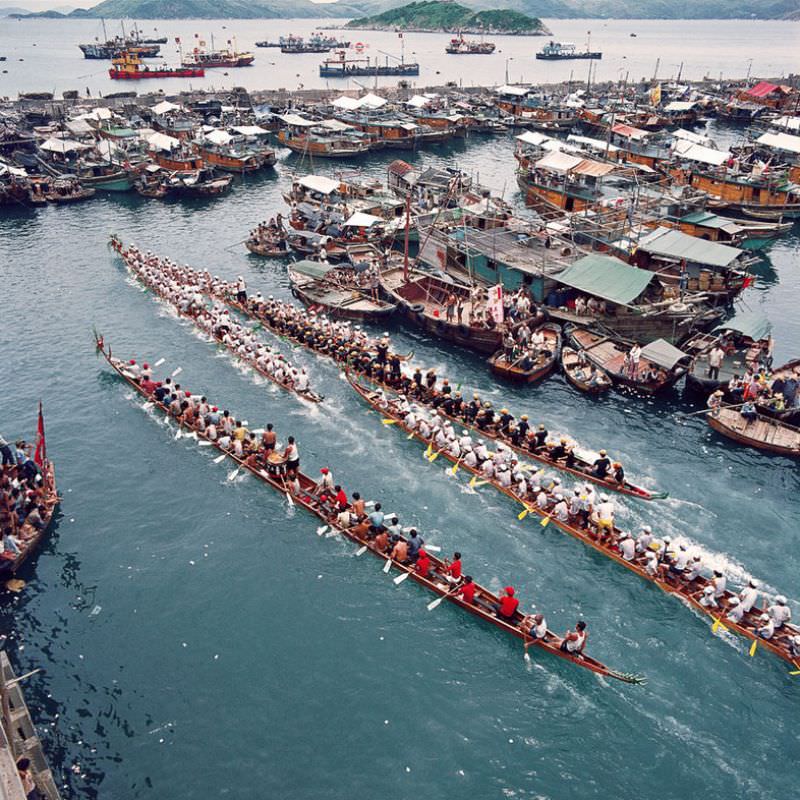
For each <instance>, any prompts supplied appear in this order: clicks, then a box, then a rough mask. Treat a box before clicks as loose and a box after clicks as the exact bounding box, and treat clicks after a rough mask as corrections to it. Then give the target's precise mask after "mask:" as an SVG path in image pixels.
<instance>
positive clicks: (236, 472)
mask: <svg viewBox="0 0 800 800" xmlns="http://www.w3.org/2000/svg"><path fill="white" fill-rule="evenodd" d="M241 468H242V467H241V465H240V466H238V467H236V469H235V470H233V471H232V472H230V473H228V482H231V481H235V480H236V478H238V477H239V470H240V469H241Z"/></svg>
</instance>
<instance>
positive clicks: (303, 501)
mask: <svg viewBox="0 0 800 800" xmlns="http://www.w3.org/2000/svg"><path fill="white" fill-rule="evenodd" d="M97 346H98V349H99V350H100V352H101V353H102V354H103V356H104V358H105V359H106V361H107V362H108V364H109V365H110V366H111V368H112V369H113V370H114V371H115V372H116V373H117V375H119V377H121V378H122V379H123V380H124V381H125V382H126V383H127V384H128V385H129V386H130V387H131V388H133V389H134V390H135V391H136V392H137V393H138V394H139V395H141V396H142V397H144V398H145V399H146V400H148V402H151V403H153V406H154V407H155V408H157V409H158V410H159V411H160V412H162V413H163V414H165V415H166V416H168V417H171V418H172V419H173V420H174V421H175V422H176V423H177V424H178V425H179V426H180V428H181V430H183V431H187V432H188V435H196V436H197V438H198V441H200V440H203V441H209V440H208V439H206V438H205V437H204V436H203V434H201V433H199V432H198V431H193V430H192V429H191V428H189V427H188V426H187V425H186V424H185V423H183V422H182V421H181V420H177V419H176V418H175V417H172V416H171V415H170V413H169V410H168V409H167V408H166V407H165V406H163V405H161V404H160V403H157V402H155V401H154V400H153V399H152V397H151V396H150V395H148V394H147V393H146V392H144V391H143V390H142V387H141V386H140V385H139V384H138V383H136V382H135V381H133V380H131V379H130V378H129V377H128V376H127V375H125V374H124V373H123V372H122V371H121V370H120V369H119V368H118V367H117V366H116V364H115V363H114V362H113V361H112V357H111V348H108V350H106V349H105V347H104V345H103V342H102V340H99V341H98V342H97ZM210 446H211V447H213V448H215V449H216V450H217V451H219V452H220V453H224V454H225V455H226V456H227V457H228V458H229V459H230V460H231V461H234V462H235V463H236V465H237V468H238V469H245V470H247V471H248V472H250V473H251V474H252V475H253V476H254V477H256V478H257V479H259V480H261V481H262V482H263V483H266V484H268V485H270V486H271V487H272V488H273V489H275V490H276V491H278V492H280V493H281V494H283V495H285V496H286V497H288V498H290V500H291V501H292V503H293V504H296V505H299V506H301V507H302V508H303V509H305V510H306V511H308V512H310V513H311V514H314V515H315V516H317V517H318V518H319V519H320V520H322V521H323V522H324V523H326V527H327V528H330V530H331V531H332V532H334V533H337V534H339V535H342V536H344V537H346V538H347V539H350V540H351V541H353V542H355V543H356V544H358V545H359V546H360V547H363V548H364V549H365V551H366V550H369V551H370V552H371V553H372V554H373V555H375V556H376V557H378V558H380V559H382V560H383V561H384V563H385V562H387V561H389V562H391V566H392V567H393V568H394V569H396V570H398V571H399V572H400V573H408V577H409V579H411V580H413V581H415V582H416V583H417V584H419V585H420V586H422V587H423V588H425V589H428V590H429V591H430V592H432V593H433V594H435V595H437V596H438V597H443V598H445V599H446V600H447V601H448V602H451V603H453V604H454V605H457V606H460V607H461V608H464V609H465V610H467V611H469V612H470V613H472V614H474V615H476V616H478V617H481V618H482V619H484V620H485V621H486V622H489V623H491V624H493V625H495V626H497V627H498V628H501V629H502V630H505V631H506V632H507V633H510V634H512V635H513V636H516V637H517V638H519V639H521V640H522V641H523V642H524V643H525V645H526V650H527V648H528V647H533V646H535V647H539V648H541V649H542V650H546V651H547V652H549V653H551V654H552V655H554V656H557V657H559V658H561V659H564V660H566V661H570V662H571V663H573V664H575V665H576V666H580V667H583V668H585V669H588V670H590V671H592V672H595V673H597V674H600V675H604V676H606V677H609V678H614V679H616V680H620V681H623V682H624V683H633V684H638V683H643V682H644V681H643V679H642V678H641V677H639V676H636V675H633V674H630V673H622V672H618V671H617V670H614V669H611V668H609V667H607V666H606V665H605V664H603V663H602V662H600V661H598V660H597V659H594V658H592V657H591V656H587V655H585V654H582V655H573V654H571V653H567V652H564V651H562V650H561V649H560V648H559V646H558V645H559V643H560V641H561V639H560V638H559V637H558V636H556V635H555V634H553V633H552V632H550V631H548V635H547V636H546V637H545V638H544V639H542V640H539V639H532V638H531V637H530V636H529V635H528V634H526V633H525V632H524V631H523V630H522V629H521V627H520V623H521V622H523V617H522V615H521V614H518V615H517V617H516V618H515V621H516V620H518V622H517V623H516V624H512V622H511V621H509V622H506V621H504V620H501V619H499V618H498V617H497V616H496V615H495V614H494V613H493V612H492V611H490V608H491V605H492V604H493V603H498V602H499V598H498V597H497V596H496V595H494V594H493V593H492V592H490V591H489V590H488V589H485V588H484V587H482V586H480V585H477V591H476V598H477V599H478V602H477V603H465V602H464V601H463V600H461V599H459V598H457V597H456V596H455V595H453V594H452V586H451V585H450V584H449V583H446V582H444V581H441V582H440V581H438V580H436V578H435V574H436V573H435V572H434V574H433V575H432V576H431V577H430V578H424V577H422V576H421V575H419V574H418V573H417V572H416V571H415V570H414V568H413V566H412V565H408V564H404V563H400V562H397V561H394V560H393V559H391V557H390V556H388V555H387V554H386V553H382V552H379V551H378V550H376V549H375V548H374V545H373V544H372V542H370V541H369V540H367V539H366V538H363V537H361V536H359V535H358V534H357V532H356V529H355V528H344V527H341V526H339V525H338V524H337V522H336V515H335V514H331V513H330V512H329V511H328V510H327V509H325V508H324V507H323V506H322V504H321V503H320V502H319V501H318V500H317V499H316V498H315V497H314V496H313V490H314V487H315V485H316V484H315V482H314V481H313V480H312V479H311V478H310V477H308V476H307V475H305V474H304V473H302V472H299V473H298V481H299V483H300V491H298V492H295V491H290V490H289V488H288V485H287V483H286V481H285V479H283V478H282V476H280V475H271V474H270V473H268V472H267V471H266V470H263V469H259V468H257V467H255V466H251V465H250V464H248V463H246V461H245V460H243V459H240V458H237V457H236V456H235V455H234V454H233V453H231V452H230V451H227V450H223V449H222V448H221V447H220V446H219V444H218V443H217V442H211V443H210ZM325 532H326V529H325V528H321V529H319V530H318V531H317V534H318V535H319V536H321V535H323V533H325ZM431 562H432V567H433V570H434V571H443V569H444V566H445V565H444V562H442V561H441V560H439V559H437V558H436V557H435V556H431ZM398 577H399V576H398Z"/></svg>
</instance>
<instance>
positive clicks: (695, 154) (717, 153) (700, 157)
mask: <svg viewBox="0 0 800 800" xmlns="http://www.w3.org/2000/svg"><path fill="white" fill-rule="evenodd" d="M675 152H676V153H677V154H678V155H679V156H680V157H681V158H688V159H689V160H690V161H699V162H700V163H701V164H713V165H714V166H716V167H719V166H722V164H724V163H725V162H726V161H727V160H728V159H729V158H730V157H731V154H730V153H729V152H728V151H727V150H725V151H722V150H713V149H712V148H710V147H703V145H701V144H695V143H694V142H690V141H687V140H686V139H676V140H675Z"/></svg>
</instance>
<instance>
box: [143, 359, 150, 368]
mask: <svg viewBox="0 0 800 800" xmlns="http://www.w3.org/2000/svg"><path fill="white" fill-rule="evenodd" d="M142 366H143V367H144V368H145V369H150V365H149V364H148V363H147V362H146V361H145V362H144V364H142Z"/></svg>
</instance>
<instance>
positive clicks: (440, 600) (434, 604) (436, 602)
mask: <svg viewBox="0 0 800 800" xmlns="http://www.w3.org/2000/svg"><path fill="white" fill-rule="evenodd" d="M458 590H459V587H458V586H457V587H456V588H455V589H451V590H450V591H449V592H447V594H443V595H442V596H441V597H437V598H436V599H435V600H431V602H430V603H428V611H433V609H434V608H438V607H439V606H440V605H441V604H442V603H443V602H444V601H445V600H447V598H448V597H450V596H452V595H454V594H455V593H456V592H457V591H458Z"/></svg>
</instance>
